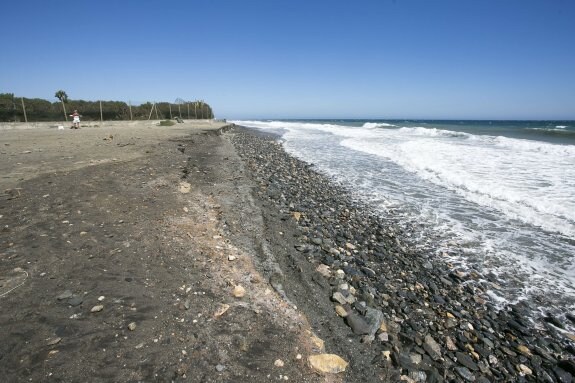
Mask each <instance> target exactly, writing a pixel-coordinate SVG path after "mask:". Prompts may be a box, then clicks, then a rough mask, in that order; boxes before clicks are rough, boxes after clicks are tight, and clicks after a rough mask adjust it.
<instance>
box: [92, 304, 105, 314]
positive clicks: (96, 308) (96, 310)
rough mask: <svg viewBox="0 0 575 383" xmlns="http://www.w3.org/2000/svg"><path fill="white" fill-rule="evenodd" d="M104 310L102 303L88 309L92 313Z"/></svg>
mask: <svg viewBox="0 0 575 383" xmlns="http://www.w3.org/2000/svg"><path fill="white" fill-rule="evenodd" d="M102 310H104V306H103V305H96V306H94V307H92V309H91V310H90V312H92V313H97V312H100V311H102Z"/></svg>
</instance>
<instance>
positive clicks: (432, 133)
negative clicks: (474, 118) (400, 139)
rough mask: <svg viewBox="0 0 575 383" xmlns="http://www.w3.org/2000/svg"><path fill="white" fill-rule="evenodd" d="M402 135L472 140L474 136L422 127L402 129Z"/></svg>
mask: <svg viewBox="0 0 575 383" xmlns="http://www.w3.org/2000/svg"><path fill="white" fill-rule="evenodd" d="M399 131H400V132H402V133H407V134H412V135H417V136H427V137H462V138H470V137H472V136H473V135H472V134H469V133H465V132H458V131H454V130H444V129H437V128H424V127H422V126H415V127H411V128H407V127H404V128H401V129H399Z"/></svg>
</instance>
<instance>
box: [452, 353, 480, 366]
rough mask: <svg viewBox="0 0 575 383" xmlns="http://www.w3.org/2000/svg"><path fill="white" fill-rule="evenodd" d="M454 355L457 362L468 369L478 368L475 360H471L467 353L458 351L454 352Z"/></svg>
mask: <svg viewBox="0 0 575 383" xmlns="http://www.w3.org/2000/svg"><path fill="white" fill-rule="evenodd" d="M455 357H456V358H457V362H458V363H459V364H461V365H463V366H465V367H467V368H468V369H470V370H472V371H477V370H479V367H477V364H475V362H474V361H473V359H471V357H470V356H469V355H467V354H465V353H463V352H459V351H458V352H456V353H455Z"/></svg>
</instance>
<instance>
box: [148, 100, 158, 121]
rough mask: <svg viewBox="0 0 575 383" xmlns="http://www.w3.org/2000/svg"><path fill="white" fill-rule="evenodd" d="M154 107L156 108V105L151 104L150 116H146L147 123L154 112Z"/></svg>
mask: <svg viewBox="0 0 575 383" xmlns="http://www.w3.org/2000/svg"><path fill="white" fill-rule="evenodd" d="M154 106H156V104H155V103H154V104H152V107H151V108H150V115H149V116H148V121H150V118H152V112H153V111H154Z"/></svg>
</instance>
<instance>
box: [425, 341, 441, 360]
mask: <svg viewBox="0 0 575 383" xmlns="http://www.w3.org/2000/svg"><path fill="white" fill-rule="evenodd" d="M423 349H424V350H425V352H427V354H428V355H429V356H430V357H431V359H433V360H439V359H441V347H440V346H439V344H438V343H437V342H436V341H435V339H433V337H432V336H431V335H426V336H425V343H424V344H423Z"/></svg>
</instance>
